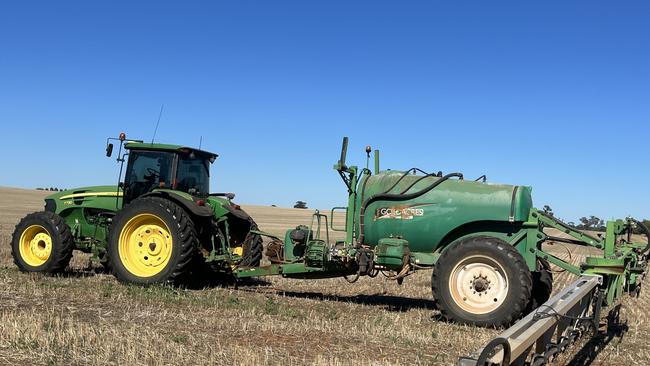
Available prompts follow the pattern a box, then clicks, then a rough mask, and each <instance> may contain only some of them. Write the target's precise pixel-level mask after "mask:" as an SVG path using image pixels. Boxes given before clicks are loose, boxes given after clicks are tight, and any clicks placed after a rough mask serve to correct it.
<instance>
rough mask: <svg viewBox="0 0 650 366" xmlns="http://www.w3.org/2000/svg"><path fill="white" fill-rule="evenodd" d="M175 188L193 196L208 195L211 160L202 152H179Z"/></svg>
mask: <svg viewBox="0 0 650 366" xmlns="http://www.w3.org/2000/svg"><path fill="white" fill-rule="evenodd" d="M174 189H177V190H179V191H183V192H187V193H189V194H191V195H193V196H207V195H208V194H209V193H210V162H209V160H208V158H206V157H204V156H201V155H200V154H195V153H190V154H179V155H178V168H177V169H176V186H175V187H174Z"/></svg>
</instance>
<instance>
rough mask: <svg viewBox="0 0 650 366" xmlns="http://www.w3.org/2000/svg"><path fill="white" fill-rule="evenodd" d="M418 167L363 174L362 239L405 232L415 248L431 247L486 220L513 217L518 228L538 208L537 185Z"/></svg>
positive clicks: (506, 220) (360, 201)
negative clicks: (493, 181)
mask: <svg viewBox="0 0 650 366" xmlns="http://www.w3.org/2000/svg"><path fill="white" fill-rule="evenodd" d="M415 172H416V170H415V169H413V170H409V171H407V172H404V171H394V170H388V171H382V172H380V173H378V174H375V175H363V177H362V179H361V181H360V182H359V183H360V184H359V188H360V189H359V192H358V196H357V200H356V207H355V216H356V217H357V218H359V220H355V221H356V222H357V224H356V232H357V233H359V234H358V235H360V237H359V239H360V240H359V241H360V242H362V243H364V244H366V245H369V246H371V247H372V246H375V245H377V243H378V241H379V239H382V238H391V237H394V238H401V239H405V240H406V241H408V246H409V248H410V250H411V251H413V252H429V253H431V252H434V251H436V249H438V247H440V246H441V244H443V245H444V244H446V243H448V242H450V241H453V240H455V239H457V238H458V237H461V236H463V233H465V232H476V231H477V229H478V230H479V231H480V227H481V226H485V227H491V228H494V227H495V224H496V223H502V224H503V223H509V225H507V227H510V228H511V229H510V230H509V231H512V230H515V231H517V230H518V227H519V225H517V223H521V222H524V221H526V219H527V218H528V213H529V212H530V209H531V208H532V198H531V187H526V186H513V185H505V184H490V183H485V182H479V181H467V180H463V179H445V177H442V176H441V175H437V176H431V175H428V176H427V175H415V174H414V173H415ZM461 178H462V177H461ZM513 223H514V225H513ZM497 226H498V225H497ZM510 234H512V233H510Z"/></svg>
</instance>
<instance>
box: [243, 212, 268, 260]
mask: <svg viewBox="0 0 650 366" xmlns="http://www.w3.org/2000/svg"><path fill="white" fill-rule="evenodd" d="M250 230H258V228H257V224H255V222H254V221H252V219H251V228H250ZM262 252H263V240H262V237H261V236H260V235H258V234H254V233H250V232H249V233H248V235H247V236H246V239H245V240H244V243H243V253H242V260H241V262H240V263H239V266H240V267H257V266H259V265H260V262H261V261H262Z"/></svg>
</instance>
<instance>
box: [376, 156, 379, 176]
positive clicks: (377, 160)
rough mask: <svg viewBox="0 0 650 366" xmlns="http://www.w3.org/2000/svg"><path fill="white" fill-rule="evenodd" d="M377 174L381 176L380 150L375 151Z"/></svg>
mask: <svg viewBox="0 0 650 366" xmlns="http://www.w3.org/2000/svg"><path fill="white" fill-rule="evenodd" d="M375 174H379V150H375Z"/></svg>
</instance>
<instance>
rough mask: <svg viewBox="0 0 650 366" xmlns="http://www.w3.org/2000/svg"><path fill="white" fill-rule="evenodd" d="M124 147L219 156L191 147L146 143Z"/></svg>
mask: <svg viewBox="0 0 650 366" xmlns="http://www.w3.org/2000/svg"><path fill="white" fill-rule="evenodd" d="M124 147H125V148H127V149H129V150H157V151H169V152H183V153H187V152H191V151H193V152H195V153H199V154H200V155H207V156H210V157H215V158H216V157H217V156H219V155H217V154H215V153H212V152H209V151H205V150H200V149H195V148H193V147H187V146H182V145H173V144H158V143H155V144H154V143H146V142H135V141H127V142H126V144H125V145H124Z"/></svg>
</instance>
